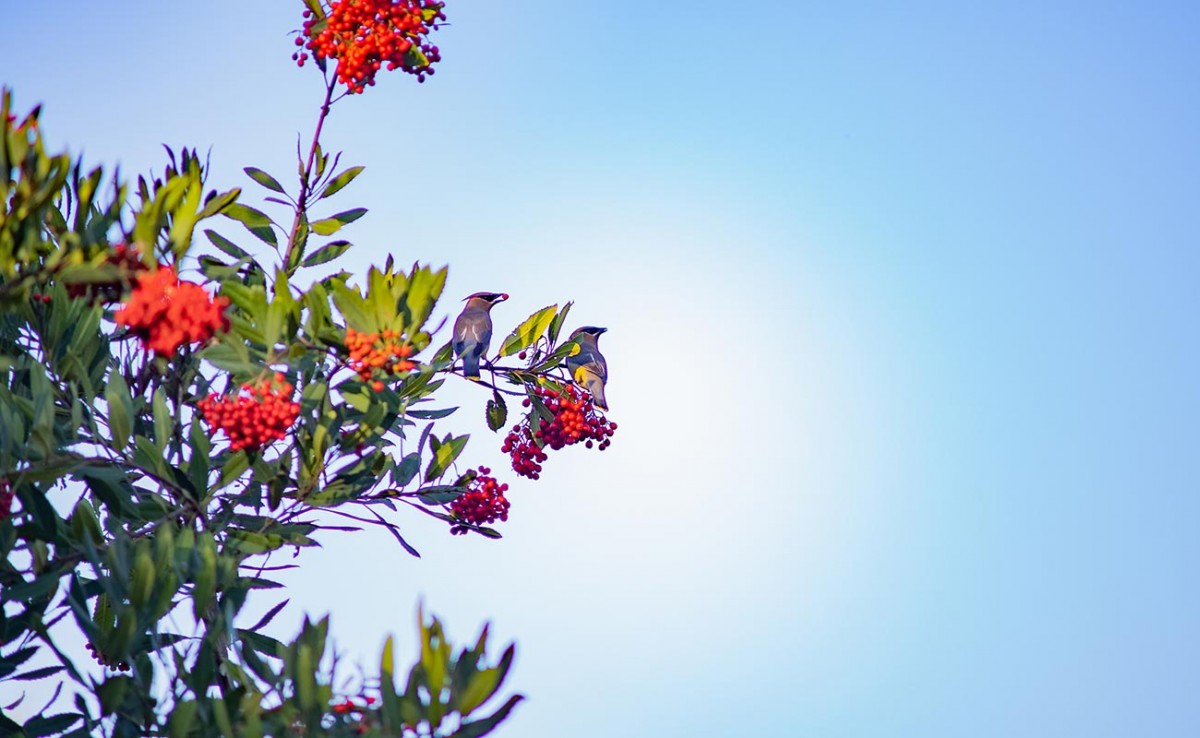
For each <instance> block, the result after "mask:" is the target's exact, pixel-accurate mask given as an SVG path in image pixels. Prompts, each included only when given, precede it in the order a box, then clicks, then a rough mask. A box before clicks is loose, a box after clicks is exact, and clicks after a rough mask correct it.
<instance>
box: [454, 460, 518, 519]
mask: <svg viewBox="0 0 1200 738" xmlns="http://www.w3.org/2000/svg"><path fill="white" fill-rule="evenodd" d="M491 473H492V470H491V469H489V468H487V467H486V466H481V467H479V473H478V474H477V475H476V476H475V478H474V479H472V480H471V481H470V483H469V484H468V487H467V491H466V492H464V493H462V494H461V495H459V496H458V497H456V498H454V501H453V502H451V503H450V512H451V514H453V515H454V517H455V518H456V519H458V520H461V521H462V522H464V523H469V524H470V525H487V524H488V523H491V522H494V521H496V520H508V508H509V502H508V500H507V499H506V498H505V497H504V493H505V492H506V491H508V485H507V484H500V483H499V482H497V481H496V478H495V477H493V476H491ZM468 530H470V528H467V527H466V526H461V525H456V526H453V527H451V528H450V532H451V533H454V534H458V533H466V532H467V531H468Z"/></svg>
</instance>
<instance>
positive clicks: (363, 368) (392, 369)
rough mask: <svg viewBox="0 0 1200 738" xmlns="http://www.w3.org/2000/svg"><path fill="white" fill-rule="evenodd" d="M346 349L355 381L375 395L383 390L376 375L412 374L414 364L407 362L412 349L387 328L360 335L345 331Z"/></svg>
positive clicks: (356, 332) (395, 332) (360, 333)
mask: <svg viewBox="0 0 1200 738" xmlns="http://www.w3.org/2000/svg"><path fill="white" fill-rule="evenodd" d="M346 348H347V349H349V351H350V368H351V369H353V370H354V371H355V373H356V374H358V376H359V378H360V379H362V381H364V382H368V383H370V385H371V389H373V390H375V391H376V392H382V391H383V382H382V381H380V380H379V379H376V372H382V374H383V375H384V377H385V378H387V377H389V376H398V375H400V374H403V373H404V372H407V371H412V369H413V368H415V367H416V364H414V363H413V362H411V361H409V360H408V357H409V356H411V355H412V346H409V345H408V344H406V343H402V342H401V341H400V332H399V331H393V330H391V329H388V330H385V331H382V332H376V333H362V332H360V331H356V330H354V329H353V328H347V329H346Z"/></svg>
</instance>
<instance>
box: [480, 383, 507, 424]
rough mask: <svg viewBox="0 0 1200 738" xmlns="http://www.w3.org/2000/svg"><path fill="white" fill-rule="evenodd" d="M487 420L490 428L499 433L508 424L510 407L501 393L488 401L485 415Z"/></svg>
mask: <svg viewBox="0 0 1200 738" xmlns="http://www.w3.org/2000/svg"><path fill="white" fill-rule="evenodd" d="M484 416H485V417H486V418H487V424H488V428H490V429H492V430H494V431H498V430H500V429H501V428H503V427H504V424H505V423H507V422H508V405H507V404H505V402H504V397H502V396H501V395H500V393H499V392H497V393H496V394H495V396H494V397H493V398H492V399H490V400H488V402H487V410H486V412H485V413H484Z"/></svg>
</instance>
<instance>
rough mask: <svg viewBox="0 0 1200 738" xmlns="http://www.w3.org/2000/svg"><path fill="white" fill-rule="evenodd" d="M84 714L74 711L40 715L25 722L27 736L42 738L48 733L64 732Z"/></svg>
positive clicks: (26, 737)
mask: <svg viewBox="0 0 1200 738" xmlns="http://www.w3.org/2000/svg"><path fill="white" fill-rule="evenodd" d="M82 718H83V716H82V715H79V714H77V713H74V712H64V713H59V714H58V715H38V716H37V717H33V718H30V720H29V722H27V723H25V727H24V729H23V730H24V733H23V735H24V736H25V738H42V736H46V735H55V734H59V733H63V732H65V731H66V729H67V728H69V727H71V726H72V725H74V724H75V723H77V722H79V720H80V719H82Z"/></svg>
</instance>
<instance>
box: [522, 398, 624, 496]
mask: <svg viewBox="0 0 1200 738" xmlns="http://www.w3.org/2000/svg"><path fill="white" fill-rule="evenodd" d="M534 392H535V393H536V394H537V396H538V399H539V400H541V402H542V404H543V405H545V406H546V409H547V410H549V411H550V413H551V414H552V415H553V417H552V418H551V419H550V420H547V419H546V418H539V419H538V422H537V429H536V430H535V429H534V428H533V422H534V418H535V417H536V414H535V413H532V412H531V413H530V414H528V415H526V416H525V418H524V419H523V420H522V421H521V422H520V423H518V424H516V425H514V426H513V427H512V430H510V431H509V432H508V435H507V436H506V437H505V439H504V445H502V446H501V447H500V450H501V451H503V452H504V453H506V454H508V455H509V458H510V459H511V460H512V467H513V471H515V472H516V473H517V474H520V475H521V476H523V477H529V478H530V479H537V478H538V477H539V476H541V472H542V462H544V461H545V460H546V458H547V456H546V451H545V449H546V447H547V446H548V447H550V448H551V449H554V450H555V451H557V450H559V449H561V448H563V447H564V446H573V445H575V444H576V443H584V444H585V445H586V446H587V447H588V448H592V447H593V445H597V444H598V446H599V449H600V450H601V451H603V450H604V449H606V448H608V447H609V445H611V444H612V436H613V434H614V433H616V431H617V424H616V423H614V422H612V421H610V420H608V419H607V418H605V417H604V416H603V415H600V414H598V413H597V412H596V406H595V404H594V401H593V400H592V395H591V393H589V392H588V391H587V390H585V389H583V388H582V387H579V386H578V385H575V384H568V385H566V386H564V387H563V388H562V390H554V389H550V388H549V387H538V388H537V389H536V390H534ZM522 404H523V405H524V406H525V407H529V406H530V405H531V404H532V402H531V401H530V400H529V399H526V400H525V401H524V402H523V403H522Z"/></svg>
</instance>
